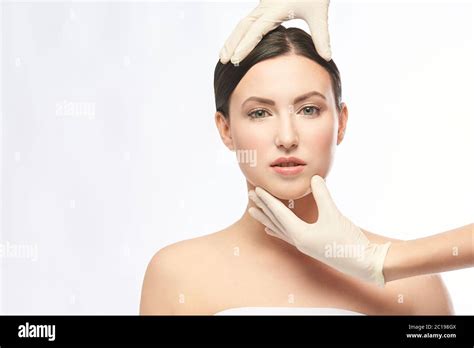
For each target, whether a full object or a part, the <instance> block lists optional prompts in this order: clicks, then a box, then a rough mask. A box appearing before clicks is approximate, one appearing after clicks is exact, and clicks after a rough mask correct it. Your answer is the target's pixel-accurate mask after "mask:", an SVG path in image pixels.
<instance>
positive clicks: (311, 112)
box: [301, 105, 321, 116]
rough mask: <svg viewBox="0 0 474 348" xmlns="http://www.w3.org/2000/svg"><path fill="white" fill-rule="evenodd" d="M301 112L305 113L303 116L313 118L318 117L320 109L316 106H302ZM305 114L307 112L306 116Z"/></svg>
mask: <svg viewBox="0 0 474 348" xmlns="http://www.w3.org/2000/svg"><path fill="white" fill-rule="evenodd" d="M301 111H304V112H305V116H314V115H319V113H320V112H321V109H320V108H318V107H316V106H312V105H308V106H304V107H303V108H302V109H301ZM306 112H309V114H307V113H306Z"/></svg>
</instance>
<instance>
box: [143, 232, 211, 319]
mask: <svg viewBox="0 0 474 348" xmlns="http://www.w3.org/2000/svg"><path fill="white" fill-rule="evenodd" d="M218 237H219V232H216V233H212V234H209V235H205V236H200V237H197V238H192V239H186V240H182V241H179V242H176V243H173V244H170V245H167V246H165V247H163V248H161V249H160V250H158V251H157V252H156V253H155V254H154V255H153V257H152V258H151V260H150V262H149V263H148V266H147V268H146V271H145V276H144V280H143V285H142V293H141V300H140V314H142V315H173V314H174V315H176V314H178V315H181V314H202V313H205V312H206V308H204V304H205V301H204V302H203V299H202V297H203V291H202V284H203V278H204V277H206V270H208V269H209V267H208V266H209V264H210V262H211V259H212V255H211V254H212V250H213V249H214V248H213V247H212V245H215V242H216V239H218Z"/></svg>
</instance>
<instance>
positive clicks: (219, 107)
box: [214, 25, 342, 120]
mask: <svg viewBox="0 0 474 348" xmlns="http://www.w3.org/2000/svg"><path fill="white" fill-rule="evenodd" d="M287 54H296V55H300V56H304V57H307V58H309V59H311V60H313V61H315V62H316V63H318V64H319V65H320V66H322V67H323V68H324V69H325V70H326V71H327V72H328V73H329V75H330V77H331V82H332V88H333V92H334V97H335V101H336V107H337V110H338V111H341V93H342V91H341V78H340V75H339V69H338V68H337V66H336V64H335V63H334V61H333V60H330V61H329V62H328V61H326V60H325V59H324V58H322V57H321V56H320V55H319V54H318V52H317V51H316V48H315V47H314V43H313V39H312V38H311V35H309V34H308V33H307V32H305V31H304V30H302V29H299V28H285V27H284V26H282V25H280V26H278V27H276V28H275V29H273V30H271V31H269V32H268V33H267V34H266V35H264V36H263V38H262V40H261V41H260V42H259V43H258V45H257V46H256V47H255V48H254V49H253V50H252V51H251V52H250V53H249V54H248V55H247V56H246V57H245V58H244V59H243V60H242V61H241V62H239V64H238V65H237V66H235V65H234V64H232V63H231V62H228V63H227V64H222V63H221V62H220V61H218V62H217V65H216V68H215V70H214V94H215V98H216V111H220V112H221V113H222V114H223V115H224V117H225V118H226V119H227V120H228V119H229V104H230V96H231V94H232V92H233V91H234V89H235V87H237V85H238V84H239V82H240V80H241V79H242V78H243V77H244V75H245V74H246V73H247V71H249V70H250V68H251V67H252V66H254V65H255V64H257V63H259V62H261V61H263V60H266V59H270V58H273V57H277V56H282V55H287Z"/></svg>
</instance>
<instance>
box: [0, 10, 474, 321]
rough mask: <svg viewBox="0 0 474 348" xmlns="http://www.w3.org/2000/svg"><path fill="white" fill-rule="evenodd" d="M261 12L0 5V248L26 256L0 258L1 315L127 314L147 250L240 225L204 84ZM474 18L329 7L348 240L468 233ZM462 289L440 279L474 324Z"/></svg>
mask: <svg viewBox="0 0 474 348" xmlns="http://www.w3.org/2000/svg"><path fill="white" fill-rule="evenodd" d="M256 5H257V1H250V2H235V3H227V2H226V3H212V2H187V3H184V2H141V3H132V2H87V3H78V2H51V3H43V2H33V3H27V2H3V3H2V5H1V7H0V10H1V26H0V28H1V35H0V39H1V54H0V58H1V109H0V110H1V117H0V122H1V123H0V125H1V133H0V134H1V135H0V136H1V142H0V144H1V145H0V146H1V151H0V155H1V162H0V163H1V170H0V173H1V181H0V182H1V186H0V190H1V191H0V197H1V199H0V204H1V235H0V242H1V243H2V244H3V245H4V246H6V245H7V243H9V245H10V246H20V245H24V246H25V245H26V246H27V247H28V246H29V247H31V248H32V249H31V250H33V249H34V248H37V249H36V250H37V254H36V257H31V256H30V257H26V256H23V257H15V256H13V255H4V256H3V257H1V258H0V262H1V267H0V272H1V273H0V276H1V278H0V284H1V286H0V290H1V293H0V298H1V303H0V305H1V307H0V313H2V314H27V313H31V314H137V313H138V308H139V301H140V290H141V285H142V280H143V275H144V272H145V268H146V266H147V263H148V261H149V260H150V258H151V257H152V255H153V254H154V253H155V252H156V251H157V250H159V249H160V248H162V247H163V246H165V245H168V244H170V243H173V242H176V241H180V240H183V239H190V238H194V237H197V236H200V235H205V234H209V233H212V232H215V231H217V230H219V229H222V228H224V227H226V226H228V225H230V224H232V223H233V222H235V221H236V220H237V219H238V218H239V217H240V216H241V215H242V213H243V212H244V209H245V206H246V201H247V190H246V186H245V178H244V176H243V175H242V174H241V172H240V170H239V168H238V166H237V163H235V162H236V160H235V158H234V157H233V156H234V155H235V154H234V153H232V152H229V151H228V150H227V149H226V148H225V146H224V145H223V144H222V143H221V140H220V138H219V136H218V132H217V129H216V127H215V124H214V112H215V109H214V107H215V106H214V94H213V72H214V67H215V64H216V63H217V60H218V54H219V51H220V49H221V47H222V45H223V44H224V41H225V39H226V38H227V37H228V35H230V33H231V31H232V30H233V28H234V27H235V25H236V24H237V23H238V21H239V20H240V19H241V18H243V16H244V15H246V14H247V13H249V12H250V11H251V10H252V9H253V8H254V7H255V6H256ZM473 17H474V12H473V4H472V2H467V1H466V2H455V1H445V2H439V1H438V2H429V1H423V2H413V1H410V2H408V1H405V2H398V3H395V2H387V1H385V2H383V3H380V2H375V1H373V2H367V1H366V2H362V1H359V2H356V1H351V2H347V1H346V2H341V1H333V2H332V3H331V5H330V12H329V24H330V33H331V46H332V50H333V58H334V60H335V62H336V64H337V65H338V67H339V69H340V71H341V76H342V84H343V100H344V101H345V102H346V103H347V104H348V108H349V122H348V128H347V131H346V136H345V139H344V141H343V142H342V144H341V145H340V146H339V147H338V151H337V153H336V160H335V163H334V167H333V168H332V171H331V173H330V175H329V177H328V181H327V182H328V186H329V188H330V190H331V193H332V196H333V198H334V200H335V202H336V204H337V205H338V207H339V209H340V210H341V212H343V213H344V214H345V215H346V216H348V217H349V218H351V220H352V221H354V222H355V223H356V224H358V225H359V226H361V227H363V228H365V229H367V230H369V231H372V232H375V233H378V234H383V235H386V236H389V237H393V238H400V239H414V238H419V237H424V236H427V235H430V234H434V233H438V232H442V231H445V230H448V229H452V228H455V227H458V226H462V225H465V224H468V223H471V222H473V220H474V219H473V217H474V212H473V204H472V197H473V196H474V187H473V183H472V178H473V177H474V165H473V150H474V140H473V131H474V120H473V116H474V115H473V111H472V95H473V86H472V81H474V74H473V64H472V62H473V61H474V48H473V23H474V21H473ZM291 25H294V26H299V27H301V28H303V29H305V30H307V26H306V24H305V23H304V22H302V21H301V20H293V21H291V22H286V23H285V26H291ZM61 105H72V106H74V107H75V109H72V112H67V111H64V110H65V109H63V110H61ZM84 105H87V108H88V109H87V110H86V111H84V110H85V109H80V107H84ZM473 276H474V271H473V269H469V270H460V271H455V272H449V273H445V274H444V275H443V278H444V280H445V282H446V285H447V287H448V289H449V291H450V293H451V296H452V299H453V303H454V307H455V312H456V314H474V300H473V299H472V294H473V293H474V284H473V279H474V277H473Z"/></svg>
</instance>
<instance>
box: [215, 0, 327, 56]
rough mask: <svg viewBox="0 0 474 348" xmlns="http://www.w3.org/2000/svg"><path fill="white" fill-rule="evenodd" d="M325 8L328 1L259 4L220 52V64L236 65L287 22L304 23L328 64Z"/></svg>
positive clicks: (264, 0)
mask: <svg viewBox="0 0 474 348" xmlns="http://www.w3.org/2000/svg"><path fill="white" fill-rule="evenodd" d="M328 7H329V0H299V1H298V0H261V1H260V4H259V5H258V6H257V7H256V8H255V9H254V10H253V11H252V12H250V14H249V15H248V16H247V17H245V18H244V19H242V20H241V21H240V22H239V24H238V25H237V27H236V28H235V29H234V31H233V32H232V34H231V35H230V37H229V38H228V39H227V41H226V43H225V45H224V47H223V48H222V49H221V52H220V61H221V63H222V64H226V63H227V62H228V61H229V60H230V61H231V62H232V63H233V64H238V63H239V62H241V61H242V60H243V59H244V58H245V57H246V56H247V55H248V54H249V53H250V51H252V50H253V49H254V48H255V46H257V44H258V43H259V42H260V40H261V39H262V37H263V36H264V35H265V34H266V33H268V32H269V31H271V30H273V29H275V28H276V27H277V26H279V25H280V24H281V23H282V22H283V21H285V20H290V19H303V20H305V21H306V23H308V26H309V29H310V31H311V37H312V38H313V42H314V46H315V47H316V50H317V51H318V53H319V55H320V56H321V57H323V58H324V59H326V60H327V61H329V60H331V48H330V43H329V30H328Z"/></svg>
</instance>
